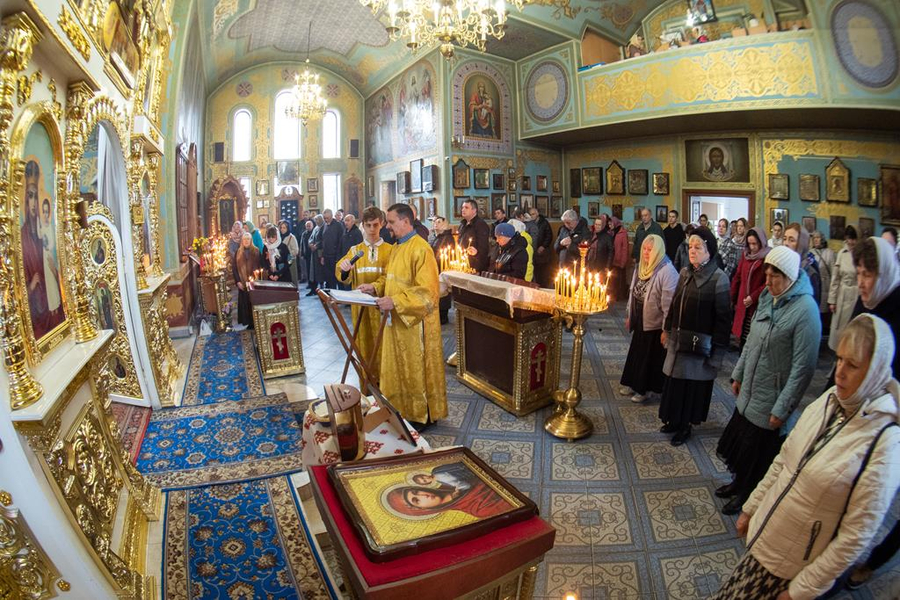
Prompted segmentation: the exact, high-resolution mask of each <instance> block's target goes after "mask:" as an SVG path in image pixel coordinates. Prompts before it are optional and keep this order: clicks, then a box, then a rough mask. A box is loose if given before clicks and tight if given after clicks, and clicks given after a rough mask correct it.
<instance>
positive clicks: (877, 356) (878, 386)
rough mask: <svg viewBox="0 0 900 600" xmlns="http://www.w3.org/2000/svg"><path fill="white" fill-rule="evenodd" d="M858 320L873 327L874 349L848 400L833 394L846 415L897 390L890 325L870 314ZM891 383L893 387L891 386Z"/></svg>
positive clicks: (859, 317) (894, 347) (865, 314)
mask: <svg viewBox="0 0 900 600" xmlns="http://www.w3.org/2000/svg"><path fill="white" fill-rule="evenodd" d="M885 243H887V242H885ZM888 245H890V244H888ZM858 319H871V320H872V325H873V326H874V327H875V348H873V352H872V355H871V359H870V360H869V370H868V371H867V372H866V377H865V379H863V382H862V383H861V384H859V387H858V388H857V389H856V391H855V392H853V394H851V395H850V397H849V398H845V399H841V398H838V396H837V394H835V397H836V398H837V400H838V403H840V405H841V408H843V409H844V412H846V413H848V414H850V413H852V412H854V411H855V410H856V409H857V408H859V406H860V405H862V404H863V403H864V402H867V401H869V400H872V399H874V398H877V397H879V396H881V395H882V394H884V393H885V392H887V391H888V388H889V387H893V388H894V389H895V390H896V389H897V382H896V381H893V375H892V373H891V364H893V362H894V351H895V350H896V346H895V343H894V334H893V332H891V327H890V325H888V324H887V323H886V322H885V321H884V320H883V319H881V318H879V317H876V316H875V315H873V314H870V313H863V314H861V315H859V316H858V317H856V318H855V319H853V320H854V321H856V320H858ZM851 322H852V321H851ZM892 382H893V385H891V383H892Z"/></svg>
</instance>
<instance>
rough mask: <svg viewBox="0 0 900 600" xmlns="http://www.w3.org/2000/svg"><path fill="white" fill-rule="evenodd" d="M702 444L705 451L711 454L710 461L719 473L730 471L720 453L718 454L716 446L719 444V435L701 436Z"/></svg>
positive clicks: (708, 454)
mask: <svg viewBox="0 0 900 600" xmlns="http://www.w3.org/2000/svg"><path fill="white" fill-rule="evenodd" d="M700 445H701V446H703V451H704V452H705V453H706V455H707V456H709V460H710V462H712V464H713V467H714V468H715V469H716V471H718V472H719V473H728V467H726V466H725V463H724V462H722V459H721V458H719V455H718V454H716V446H718V445H719V438H718V437H704V438H700Z"/></svg>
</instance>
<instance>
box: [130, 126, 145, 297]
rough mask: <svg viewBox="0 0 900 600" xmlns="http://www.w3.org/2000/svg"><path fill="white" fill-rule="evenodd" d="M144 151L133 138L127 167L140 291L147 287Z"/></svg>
mask: <svg viewBox="0 0 900 600" xmlns="http://www.w3.org/2000/svg"><path fill="white" fill-rule="evenodd" d="M143 150H144V144H143V143H142V142H141V140H140V138H137V137H133V138H131V163H130V165H129V166H128V167H127V172H128V188H129V194H128V197H129V202H130V204H129V212H130V213H131V214H130V216H131V218H130V219H129V220H130V221H131V245H132V252H131V254H132V257H133V259H134V274H135V277H136V279H137V287H138V289H139V290H142V289H144V288H145V287H147V278H146V276H145V274H144V265H143V264H142V263H141V257H142V256H143V255H144V214H143V204H142V200H141V175H142V174H143V170H142V167H141V156H142V154H143Z"/></svg>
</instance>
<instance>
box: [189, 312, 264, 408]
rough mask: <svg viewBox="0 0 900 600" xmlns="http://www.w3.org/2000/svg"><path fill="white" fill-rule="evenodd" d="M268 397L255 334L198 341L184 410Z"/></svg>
mask: <svg viewBox="0 0 900 600" xmlns="http://www.w3.org/2000/svg"><path fill="white" fill-rule="evenodd" d="M265 393H266V390H265V387H264V386H263V382H262V373H261V372H260V368H259V361H258V360H257V359H256V349H255V348H254V346H253V332H252V331H246V330H245V331H231V332H228V333H219V334H215V333H214V334H212V335H208V336H198V337H197V341H196V342H195V343H194V350H193V352H192V353H191V362H190V364H189V365H188V374H187V378H186V379H185V384H184V394H183V398H182V402H181V405H182V406H196V405H199V404H214V403H216V402H227V401H229V400H241V399H242V398H249V397H253V396H262V395H263V394H265Z"/></svg>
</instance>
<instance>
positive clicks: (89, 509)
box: [15, 338, 161, 600]
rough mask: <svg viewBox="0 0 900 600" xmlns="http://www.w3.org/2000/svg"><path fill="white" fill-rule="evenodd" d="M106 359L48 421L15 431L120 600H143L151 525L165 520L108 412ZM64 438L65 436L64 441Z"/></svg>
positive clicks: (77, 382) (84, 373) (94, 363)
mask: <svg viewBox="0 0 900 600" xmlns="http://www.w3.org/2000/svg"><path fill="white" fill-rule="evenodd" d="M108 339H112V338H108ZM106 353H107V346H106V344H105V343H104V344H103V345H102V346H101V347H100V348H98V349H97V352H96V354H95V355H94V357H93V358H92V359H91V361H90V362H89V364H88V365H86V366H85V367H83V368H82V369H81V370H80V371H79V372H78V373H77V375H76V376H75V378H74V379H73V380H72V381H71V382H70V383H69V384H68V386H67V387H66V389H65V391H64V392H63V394H62V395H61V396H60V398H59V399H58V401H57V402H56V403H55V404H54V406H53V407H52V409H51V410H50V411H49V412H48V413H47V414H46V415H45V416H44V417H43V419H42V420H40V421H38V420H35V421H17V422H16V423H15V427H16V430H17V431H18V432H19V433H20V434H22V435H23V436H25V438H26V439H27V440H28V445H29V446H30V447H31V448H32V450H34V451H35V452H36V453H37V454H38V456H39V457H40V458H41V468H42V469H43V471H44V474H45V475H46V476H47V478H48V480H49V481H50V483H51V485H52V487H53V491H54V494H55V496H56V499H57V500H58V501H59V503H60V505H61V507H62V508H63V510H64V511H65V512H66V516H67V518H68V520H69V522H70V524H71V525H72V527H73V529H74V530H75V531H76V533H77V534H78V536H79V538H80V539H81V540H82V542H83V543H84V545H85V549H86V550H87V551H88V553H89V554H90V555H91V557H92V558H93V559H94V562H95V563H96V564H97V567H98V568H99V569H100V570H101V572H102V573H103V574H104V575H105V576H106V578H107V580H108V581H109V583H110V584H111V585H112V586H113V587H114V588H115V589H116V590H117V594H116V595H117V596H118V597H119V598H131V599H135V600H140V599H142V598H145V597H150V596H149V594H150V593H152V592H153V590H154V589H155V585H154V583H153V581H152V580H151V579H148V578H147V577H145V576H144V575H143V574H142V572H143V570H144V567H145V565H144V554H145V553H146V545H147V530H148V526H149V521H150V520H158V519H159V514H160V504H161V494H160V492H159V490H157V489H156V488H154V487H153V486H152V485H150V483H149V482H147V481H146V480H144V479H143V477H142V476H141V474H140V473H139V472H138V471H137V469H136V468H135V467H134V465H132V463H131V460H130V458H129V456H128V454H127V453H126V452H125V451H124V450H123V449H122V446H121V444H120V442H119V431H118V426H117V425H116V421H115V418H114V416H113V415H112V411H111V410H110V408H109V405H110V401H109V392H108V390H109V382H110V378H111V375H110V373H109V369H108V366H107V364H106V363H105V361H104V357H105V355H106ZM88 380H90V382H91V386H90V388H89V393H90V398H89V399H83V396H81V395H79V391H80V390H82V389H83V387H84V386H85V385H86V383H87V382H88ZM76 396H77V397H78V398H79V399H81V400H80V401H81V402H83V405H82V406H80V408H78V409H77V410H75V411H74V414H75V416H74V417H72V416H69V415H71V414H73V411H68V410H67V408H68V407H69V405H70V404H71V403H72V402H73V401H79V400H75V399H76ZM63 421H64V423H63ZM61 425H64V427H65V428H64V429H63V428H62V426H61ZM61 431H65V433H64V434H62V435H60V432H61ZM122 493H125V494H126V496H125V498H126V500H127V502H126V511H127V512H126V515H125V523H126V527H125V529H123V531H122V537H121V543H120V549H123V550H125V552H119V553H117V552H116V551H115V550H114V549H113V542H114V540H113V528H114V525H115V523H116V513H117V510H118V507H119V506H120V498H121V495H122ZM148 586H149V587H148ZM57 587H59V589H61V590H66V589H67V588H68V587H69V584H68V583H67V582H64V581H60V582H57Z"/></svg>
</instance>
